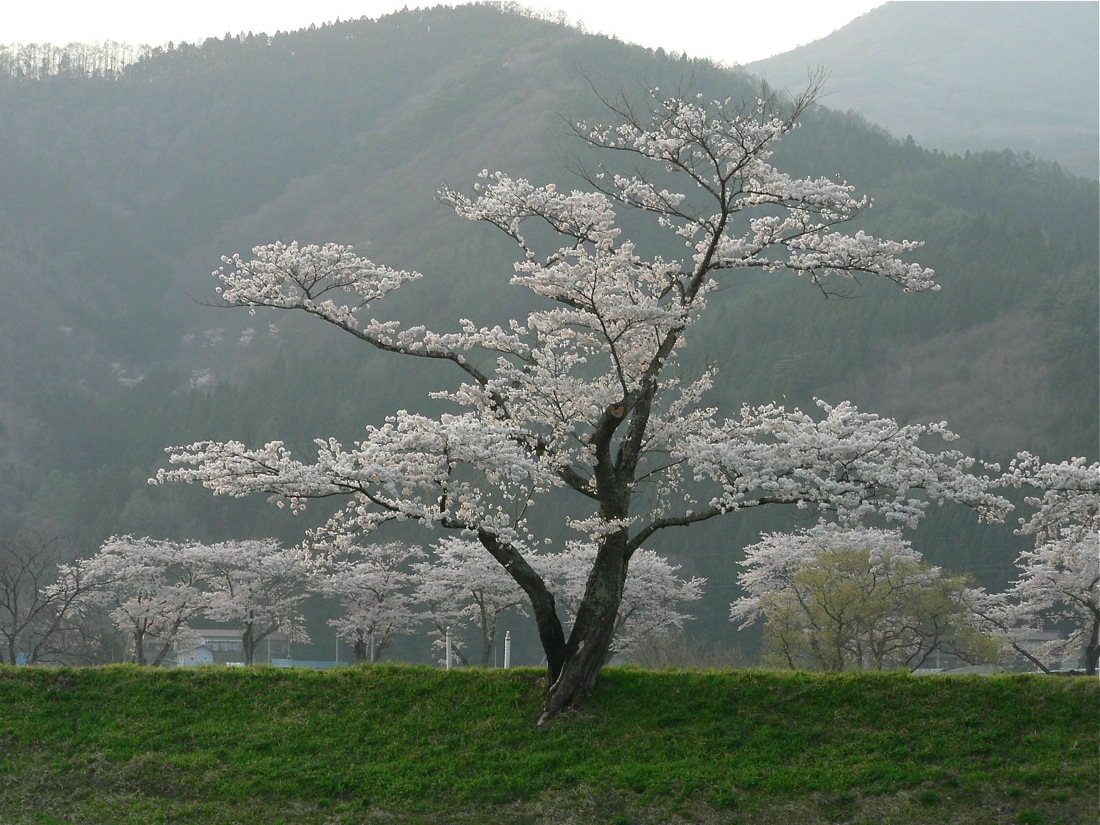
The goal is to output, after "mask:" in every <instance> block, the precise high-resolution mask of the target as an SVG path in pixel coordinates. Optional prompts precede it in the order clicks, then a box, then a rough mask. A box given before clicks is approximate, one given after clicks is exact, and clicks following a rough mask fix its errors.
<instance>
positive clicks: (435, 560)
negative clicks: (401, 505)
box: [413, 536, 527, 667]
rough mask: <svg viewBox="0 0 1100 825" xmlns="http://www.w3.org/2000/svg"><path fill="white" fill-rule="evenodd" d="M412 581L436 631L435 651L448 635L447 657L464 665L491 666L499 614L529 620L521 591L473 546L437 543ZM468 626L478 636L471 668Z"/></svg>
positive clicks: (455, 539)
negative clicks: (515, 614)
mask: <svg viewBox="0 0 1100 825" xmlns="http://www.w3.org/2000/svg"><path fill="white" fill-rule="evenodd" d="M413 579H414V580H415V581H416V582H417V588H416V593H415V594H414V596H413V599H414V600H415V601H416V603H417V604H418V605H420V607H421V608H422V609H423V611H424V615H425V616H426V618H427V619H428V621H429V623H430V624H431V625H432V627H433V629H434V630H435V633H436V636H437V639H436V641H435V646H436V647H443V646H444V645H445V643H446V637H447V634H448V633H450V634H451V655H452V656H454V657H455V658H456V659H457V661H459V662H461V663H462V664H464V665H469V664H480V665H481V666H482V667H487V666H488V665H489V663H490V662H491V661H492V658H493V651H494V650H495V649H496V640H497V625H498V623H499V619H500V616H501V614H502V613H504V612H505V611H506V610H515V611H517V612H518V613H519V614H520V615H527V611H526V610H525V607H524V606H525V604H526V598H525V596H524V594H523V590H522V589H521V588H520V587H519V585H518V584H516V582H515V580H514V579H513V578H512V577H511V576H509V575H508V571H506V570H505V569H504V568H502V567H501V566H500V565H499V564H497V562H496V561H495V560H494V559H493V557H492V556H490V555H488V554H487V553H486V552H485V548H483V547H482V546H481V545H480V544H479V543H478V542H476V541H471V540H468V539H461V538H458V537H457V536H453V537H448V538H444V539H441V540H440V541H438V542H436V543H435V544H434V545H433V546H432V548H431V555H430V557H429V558H428V560H427V561H422V562H420V563H418V564H417V565H416V566H415V567H414V570H413ZM471 624H472V625H473V626H474V627H476V628H477V631H478V634H479V635H480V644H478V645H477V646H476V648H475V649H476V651H477V653H476V656H477V658H476V659H475V660H474V661H472V662H471V661H470V659H471V656H470V655H469V654H468V650H469V647H470V644H469V642H468V641H467V640H466V639H465V638H464V633H463V631H465V630H466V629H467V627H469V626H470V625H471Z"/></svg>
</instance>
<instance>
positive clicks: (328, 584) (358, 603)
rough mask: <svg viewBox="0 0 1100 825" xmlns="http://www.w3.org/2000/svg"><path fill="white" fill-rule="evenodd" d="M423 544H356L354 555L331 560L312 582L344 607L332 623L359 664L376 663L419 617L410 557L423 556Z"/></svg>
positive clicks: (319, 590)
mask: <svg viewBox="0 0 1100 825" xmlns="http://www.w3.org/2000/svg"><path fill="white" fill-rule="evenodd" d="M423 556H424V551H422V550H421V549H420V548H419V547H416V546H409V545H406V544H402V543H401V542H388V543H386V544H374V545H368V546H365V547H362V548H357V552H356V555H355V557H353V558H340V559H333V560H331V562H330V563H329V564H327V565H325V566H324V568H323V570H322V572H320V573H319V574H318V575H317V577H316V579H315V582H314V584H313V589H314V590H315V591H316V592H317V593H319V594H320V595H322V596H326V597H328V598H331V599H334V600H335V601H336V602H337V603H339V604H340V606H341V607H342V608H343V610H344V614H343V615H342V616H340V617H339V618H336V619H332V620H330V621H329V624H330V625H332V627H334V628H335V629H336V632H337V634H339V636H340V637H341V638H343V639H346V640H347V641H349V642H351V644H352V648H353V649H354V651H355V660H356V661H357V662H376V661H378V660H379V659H380V658H381V656H382V652H383V651H384V650H385V649H386V648H387V647H389V645H390V643H391V642H392V641H393V640H394V638H395V637H396V636H397V635H398V634H400V633H402V632H404V631H406V630H408V629H409V628H410V627H412V626H413V625H414V624H416V622H417V621H418V617H417V616H416V615H415V613H414V610H413V607H414V600H413V598H412V596H411V594H410V593H409V588H410V586H411V584H412V576H411V574H410V572H409V570H408V569H407V565H408V563H409V562H410V561H412V560H415V559H419V558H423Z"/></svg>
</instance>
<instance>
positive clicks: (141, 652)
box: [134, 629, 148, 667]
mask: <svg viewBox="0 0 1100 825" xmlns="http://www.w3.org/2000/svg"><path fill="white" fill-rule="evenodd" d="M134 664H138V665H141V666H142V667H144V666H145V665H146V664H148V660H147V659H146V657H145V631H144V630H143V629H135V630H134Z"/></svg>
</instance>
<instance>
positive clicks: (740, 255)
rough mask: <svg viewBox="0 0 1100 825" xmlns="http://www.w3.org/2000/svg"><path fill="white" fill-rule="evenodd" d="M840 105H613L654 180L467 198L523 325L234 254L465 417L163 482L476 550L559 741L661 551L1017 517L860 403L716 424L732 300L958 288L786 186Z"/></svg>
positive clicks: (234, 270)
mask: <svg viewBox="0 0 1100 825" xmlns="http://www.w3.org/2000/svg"><path fill="white" fill-rule="evenodd" d="M818 92H819V87H818V85H817V84H812V85H811V88H809V89H808V90H807V91H806V92H805V93H804V94H802V95H800V96H799V97H798V98H797V99H795V100H793V101H791V102H790V103H788V104H787V105H785V106H784V105H781V103H780V102H779V101H777V100H775V99H770V98H769V99H758V100H753V101H749V102H746V103H743V104H738V103H735V102H731V101H728V100H727V101H717V102H713V103H706V102H704V101H703V100H701V99H700V98H692V99H689V98H687V97H685V96H682V95H674V96H665V95H663V94H662V93H661V92H659V91H657V90H655V91H654V92H653V93H652V94H651V95H650V96H649V97H647V98H646V99H645V101H644V102H641V103H632V102H630V101H628V100H626V99H616V100H611V101H606V103H607V106H608V109H609V112H610V116H611V118H612V119H613V120H614V122H613V123H612V124H610V125H607V126H599V125H597V126H588V125H585V124H578V125H577V126H576V127H575V131H576V134H577V135H578V137H579V138H580V139H581V140H582V141H584V142H585V143H587V144H588V145H589V146H590V147H592V148H593V149H594V150H604V154H605V156H606V157H608V158H609V159H613V160H617V161H622V162H623V163H622V165H621V166H620V167H619V168H621V169H629V170H630V171H627V172H623V173H616V172H614V171H612V170H609V169H606V170H605V169H604V168H603V167H599V168H595V169H591V170H589V171H588V172H587V173H586V176H585V177H586V180H587V182H588V187H587V188H586V189H584V190H577V191H569V192H567V191H562V190H559V189H558V188H557V187H556V186H554V185H543V186H539V185H536V184H533V183H530V182H528V181H526V180H523V179H517V178H512V177H509V176H508V175H506V174H503V173H500V172H495V173H490V172H487V171H486V172H483V173H482V174H481V176H480V179H479V181H478V182H477V184H476V185H475V186H474V188H473V192H472V193H470V194H463V193H460V192H458V191H455V190H452V189H444V190H443V191H442V193H441V195H442V199H443V200H444V201H445V202H446V203H448V204H449V205H450V206H452V207H453V208H454V210H455V211H456V212H457V213H458V214H459V215H460V216H462V217H465V218H467V219H469V220H472V221H477V222H480V223H483V224H488V225H490V226H493V227H496V228H498V229H499V230H501V231H502V232H503V233H504V234H505V235H506V236H507V237H508V238H510V239H511V240H512V242H514V243H515V245H516V247H517V249H518V253H519V260H518V261H517V263H516V264H515V267H514V272H513V273H512V275H511V277H510V279H509V280H510V282H511V284H512V285H513V286H514V287H517V288H521V289H527V290H530V292H531V293H532V296H531V306H532V309H531V311H530V312H529V314H528V315H527V316H526V318H515V319H511V320H509V321H507V322H506V323H504V324H503V325H498V326H493V327H479V326H478V325H476V324H474V323H472V322H470V321H460V323H459V324H458V327H457V329H456V330H454V331H451V332H447V333H439V332H434V331H430V330H427V329H425V328H424V327H423V326H419V325H416V324H413V325H411V326H402V325H401V324H400V323H399V322H398V321H396V320H379V319H376V318H373V317H371V316H370V315H369V314H368V311H369V310H370V308H371V307H372V306H373V305H375V304H377V303H379V302H382V301H383V300H384V299H385V298H386V296H387V295H389V294H390V293H392V292H393V291H394V290H396V289H399V288H402V287H405V286H407V285H408V284H409V283H410V282H412V281H415V280H416V279H418V278H420V277H421V276H420V275H419V274H418V273H415V272H410V271H403V270H396V269H392V268H389V267H387V266H383V265H379V264H375V263H373V262H371V261H369V260H367V259H365V258H362V257H360V256H358V255H356V254H355V252H354V251H353V250H352V249H351V248H349V247H347V246H341V245H337V244H324V245H319V246H315V245H298V244H296V243H291V244H282V243H274V244H270V245H267V246H261V247H257V248H256V249H254V250H253V257H251V258H248V259H246V258H242V257H240V256H238V255H234V256H232V257H226V258H225V259H224V262H225V265H224V266H223V267H222V268H221V269H219V270H217V271H216V272H215V273H214V274H215V276H216V277H217V278H218V280H219V281H220V286H219V291H220V294H221V296H222V298H223V299H224V301H225V303H226V304H228V305H230V306H239V307H246V308H249V309H250V310H255V309H257V308H259V307H267V308H274V309H284V310H298V311H302V312H306V313H308V314H311V315H314V316H316V317H317V318H319V319H321V320H323V321H325V322H326V323H329V324H332V325H335V326H336V327H339V328H340V329H342V330H344V331H346V332H347V333H350V334H351V335H353V336H355V337H356V338H358V339H359V340H361V341H362V342H363V343H365V344H367V345H370V346H373V347H377V348H378V349H381V350H384V351H386V352H389V353H393V354H394V355H395V356H397V357H401V358H404V359H406V361H407V362H409V361H413V360H415V359H434V360H439V361H444V362H449V363H450V364H452V365H453V367H454V374H455V376H456V378H458V379H459V382H458V383H457V384H456V385H455V386H453V387H451V388H450V389H445V390H442V391H440V392H438V393H436V394H435V397H436V398H437V399H444V400H447V401H450V402H451V403H452V405H453V407H452V410H451V411H450V412H447V413H444V414H441V415H435V416H428V415H421V414H417V413H415V412H409V411H404V410H403V411H399V412H397V413H396V414H395V415H393V416H392V417H391V418H389V419H387V420H386V421H385V422H384V423H381V424H379V425H377V426H370V427H368V428H367V431H366V433H365V435H364V437H363V439H362V440H361V441H359V442H357V443H354V444H352V445H351V446H350V447H345V446H344V445H342V444H340V443H338V442H337V441H335V440H332V439H329V440H319V441H318V442H317V453H316V455H315V456H313V457H312V458H307V459H304V460H303V459H299V458H297V457H295V456H294V455H292V454H291V453H290V452H289V451H288V450H287V448H286V446H285V445H284V444H283V443H282V442H278V441H274V442H270V443H268V444H265V445H260V446H254V447H253V446H247V445H245V444H242V443H240V442H235V441H231V442H211V441H203V442H198V443H194V444H191V445H188V446H185V447H177V448H171V449H170V451H169V452H170V454H171V458H170V460H171V462H172V463H173V464H175V465H177V466H176V468H175V469H172V470H162V471H161V472H159V473H158V476H157V480H158V481H161V482H164V481H169V480H181V481H188V482H199V483H202V484H204V485H206V486H207V487H209V488H210V489H211V490H213V491H214V492H215V493H218V494H225V495H233V496H245V495H249V494H253V493H266V494H269V495H271V496H274V497H275V498H277V499H281V500H288V501H289V502H290V503H291V505H292V506H301V505H302V504H303V503H304V502H305V501H306V500H307V499H310V498H313V497H320V496H333V495H346V496H348V497H349V504H348V507H347V508H346V509H345V510H344V511H342V512H341V513H340V514H339V515H337V516H336V517H335V518H334V519H333V520H332V521H331V522H330V523H329V525H328V530H329V532H330V533H331V534H332V535H339V534H361V533H363V532H365V531H371V530H374V529H377V528H378V527H381V526H382V525H384V524H386V523H387V522H390V521H393V520H415V521H419V522H422V523H424V524H426V525H429V524H430V525H433V526H437V527H442V528H447V529H453V530H457V531H461V532H462V533H464V534H465V535H466V536H468V537H471V538H475V539H476V540H477V541H478V543H479V544H480V545H481V547H482V548H483V549H484V551H485V552H486V553H487V554H488V555H489V556H491V557H492V558H493V559H494V560H495V561H496V562H497V563H498V564H499V565H500V566H501V567H502V568H503V569H504V570H505V571H507V573H508V575H509V576H511V578H512V579H513V580H514V581H515V583H516V585H518V586H519V587H520V588H521V589H522V590H523V592H524V594H525V595H526V597H527V600H528V602H529V604H530V609H531V612H532V614H533V616H534V620H535V622H536V625H537V628H538V633H539V638H540V640H541V643H542V647H543V650H544V652H545V654H546V662H547V670H548V675H549V682H548V685H549V686H548V689H547V695H546V700H545V708H544V712H543V716H542V719H543V720H546V719H549V718H550V717H552V716H553V715H554V714H555V713H557V712H558V711H560V710H562V709H563V708H566V707H569V706H574V705H576V704H578V703H579V702H581V701H582V700H583V698H584V697H585V696H586V695H587V694H588V692H589V691H590V690H591V688H592V687H593V685H594V684H595V681H596V678H597V675H598V673H599V671H600V668H601V667H602V666H603V664H604V662H605V661H606V659H607V655H608V651H609V650H610V648H611V644H612V639H613V636H614V631H615V625H616V619H617V617H618V615H619V608H620V605H621V603H622V599H623V593H624V586H625V584H626V582H627V575H628V572H629V568H630V564H631V561H632V559H633V558H634V557H635V555H636V553H637V552H638V551H639V550H641V549H642V548H643V547H644V546H645V545H646V543H647V542H649V541H650V540H651V539H653V538H654V536H656V535H657V534H659V533H661V532H662V531H665V530H667V529H669V528H683V527H687V526H690V525H693V524H697V523H700V522H703V521H706V520H709V519H714V518H718V517H730V516H731V515H733V514H736V513H737V512H739V511H741V510H744V509H749V508H756V507H761V506H765V505H776V504H789V505H796V506H798V507H802V508H809V509H812V510H816V511H818V512H820V513H821V514H822V515H823V516H828V517H829V518H832V519H834V520H837V521H839V522H841V523H844V524H847V525H853V524H858V523H859V522H860V521H862V520H863V519H864V518H866V517H869V516H872V515H875V516H878V517H880V518H884V519H886V520H887V521H889V522H891V523H894V524H906V525H911V524H915V523H916V522H917V521H918V520H919V519H920V518H921V515H922V513H923V510H924V508H925V506H926V504H927V502H928V501H929V500H938V501H944V500H953V501H958V502H963V503H965V504H967V505H969V506H972V507H975V508H979V509H981V510H982V511H983V512H985V513H986V514H987V515H994V514H996V513H997V512H998V510H999V509H1000V508H1001V507H1002V506H1003V504H1004V502H1003V500H1002V499H1000V498H999V497H997V496H995V495H993V494H992V493H991V492H990V491H989V486H990V481H989V479H987V478H984V477H982V476H978V475H975V474H972V473H971V469H972V465H973V462H972V460H971V459H969V458H968V457H966V456H964V455H962V454H961V453H959V452H957V451H954V450H951V449H946V448H945V447H944V445H942V444H941V443H940V442H941V441H942V440H944V439H951V438H952V437H953V436H952V434H951V433H950V431H949V430H948V429H947V427H946V426H945V425H943V424H930V425H907V426H902V425H900V424H898V423H897V422H895V421H893V420H890V419H888V418H881V417H879V416H877V415H874V414H871V413H867V412H862V411H860V410H858V409H856V408H855V407H854V406H852V405H851V404H848V403H840V404H836V405H829V404H825V403H823V402H822V403H821V404H820V405H819V409H818V410H817V411H816V413H815V414H811V413H809V412H804V411H802V410H798V409H786V408H785V407H782V406H778V405H774V404H768V405H764V406H760V407H750V406H744V407H742V408H741V409H733V410H726V411H719V410H717V409H715V408H713V407H710V406H708V405H707V404H706V402H705V395H706V393H707V390H708V389H710V388H711V387H712V386H713V385H714V383H715V382H716V381H717V380H719V376H718V371H717V368H714V367H711V368H700V369H699V370H695V371H692V370H691V369H689V367H688V365H687V363H686V362H685V361H684V360H682V356H683V355H684V354H685V352H686V351H687V350H688V348H690V346H691V344H692V341H693V335H692V333H693V327H695V326H696V325H698V324H701V323H704V322H705V318H706V312H707V306H708V302H710V301H713V300H718V299H720V298H721V293H720V290H721V289H723V288H735V287H736V286H737V284H738V276H739V274H740V273H743V272H745V271H747V270H756V271H765V272H773V273H791V274H793V275H796V276H801V277H803V278H805V279H806V280H807V281H809V282H810V283H812V284H814V285H816V286H817V287H819V288H820V289H822V290H827V289H828V284H829V282H830V280H831V279H833V278H836V277H842V278H853V277H859V276H873V277H878V278H884V279H886V280H887V281H891V282H893V283H895V284H897V285H898V286H899V287H900V288H901V289H902V290H903V291H905V292H911V293H920V292H929V291H932V290H935V289H936V288H937V287H936V285H935V283H934V280H933V273H932V271H931V270H929V269H926V268H924V267H922V266H919V265H917V264H914V263H906V262H905V261H903V260H902V256H904V255H905V254H906V253H908V252H910V251H911V250H913V249H914V248H916V247H917V246H918V244H916V243H913V242H909V241H891V240H884V239H880V238H876V237H872V236H871V235H868V234H866V233H865V232H862V231H857V232H853V233H845V232H843V231H840V230H839V229H838V227H841V226H842V225H844V224H845V223H848V222H849V221H851V220H852V219H854V218H855V217H856V216H857V215H858V214H859V213H860V212H861V211H862V210H864V209H865V208H867V207H868V206H869V201H868V200H867V199H865V198H859V197H856V196H855V195H854V190H853V187H851V186H849V185H848V184H847V183H844V182H841V181H838V180H834V179H830V178H823V177H822V178H795V177H792V176H791V175H789V174H787V173H784V172H782V171H780V170H779V169H777V168H776V167H775V166H773V165H772V163H771V155H772V148H773V146H774V144H775V143H776V142H777V141H779V140H780V139H781V138H782V137H783V135H785V134H786V133H788V132H789V131H790V130H792V129H794V128H795V127H796V124H797V120H798V118H799V116H800V115H801V114H802V112H803V111H805V109H806V107H808V106H809V105H810V104H811V103H812V102H813V100H814V98H815V96H816V95H817V94H818ZM658 180H660V181H661V182H662V183H661V184H658V183H657V181H658ZM619 210H626V211H629V212H635V213H637V220H646V219H649V220H650V221H651V224H650V226H649V228H648V229H647V230H646V234H647V243H648V242H649V241H650V239H651V238H652V237H653V236H657V235H660V234H661V233H666V237H667V238H668V239H669V244H670V245H669V248H670V249H673V248H676V249H680V250H682V252H681V253H680V254H679V255H676V256H674V257H670V258H665V257H659V256H652V255H651V256H649V257H643V256H642V255H641V254H640V252H639V249H638V247H637V246H636V245H635V243H634V242H633V241H632V240H631V239H630V238H629V237H627V236H626V235H625V233H624V232H623V230H622V229H621V228H620V227H619V224H618V211H619ZM529 226H532V227H533V228H535V231H534V232H528V227H529ZM547 238H549V240H547ZM493 288H494V289H495V288H496V287H495V286H494V287H493ZM753 357H757V358H762V357H767V353H766V350H763V349H762V350H759V351H756V352H754V353H753ZM406 366H408V364H406ZM562 495H566V496H571V497H573V499H574V505H573V506H574V507H576V508H577V509H578V510H583V511H584V514H583V515H581V516H579V517H576V518H569V517H566V516H564V515H562V516H558V519H559V521H560V522H563V525H562V526H563V527H565V528H569V529H571V530H573V531H575V533H576V534H577V535H576V537H577V538H579V539H581V540H585V541H588V542H591V543H592V544H593V545H594V546H595V547H596V551H595V553H594V554H593V556H592V561H591V566H590V569H589V570H588V575H587V577H586V582H585V591H584V595H583V597H582V598H581V600H580V602H579V604H578V606H577V609H576V615H575V618H574V621H573V623H572V626H571V627H570V628H569V631H568V633H567V632H566V628H565V626H564V625H563V622H562V617H561V616H560V615H559V612H558V610H557V600H558V598H559V594H557V593H555V592H554V589H553V587H552V584H551V583H550V582H548V581H547V579H546V577H544V576H543V575H542V574H541V573H540V572H539V571H538V570H537V569H536V568H535V567H534V566H533V565H532V564H531V563H530V561H529V560H528V558H527V557H526V556H525V553H524V548H525V547H526V546H528V545H535V544H538V545H539V546H540V552H541V551H542V547H544V546H545V541H546V539H547V538H549V537H548V536H545V535H542V536H535V535H532V527H531V525H532V523H533V522H532V518H531V516H532V514H533V513H535V512H536V510H537V508H539V507H540V506H542V507H545V508H546V509H547V511H548V513H547V516H548V517H555V516H557V514H559V513H561V512H563V510H561V509H560V508H559V507H558V506H557V504H556V503H557V502H560V500H561V499H560V496H562Z"/></svg>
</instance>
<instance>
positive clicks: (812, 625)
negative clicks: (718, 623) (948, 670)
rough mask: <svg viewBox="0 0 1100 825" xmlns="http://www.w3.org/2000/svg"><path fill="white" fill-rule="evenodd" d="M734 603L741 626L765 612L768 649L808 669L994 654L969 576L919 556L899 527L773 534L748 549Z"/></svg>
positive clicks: (775, 658)
mask: <svg viewBox="0 0 1100 825" xmlns="http://www.w3.org/2000/svg"><path fill="white" fill-rule="evenodd" d="M741 566H742V567H744V568H745V569H744V571H743V572H742V573H740V574H739V575H738V581H739V582H740V584H741V587H742V588H743V589H744V590H745V592H746V594H747V595H746V596H744V597H743V598H741V599H739V600H738V601H736V602H735V603H734V604H732V605H731V606H730V620H731V621H740V622H741V627H746V626H748V625H750V624H753V623H754V622H756V621H758V620H760V619H763V620H764V658H765V661H766V662H768V663H770V664H775V665H778V666H780V667H789V668H793V669H803V668H805V669H810V670H834V671H848V670H888V669H895V668H903V669H906V670H910V671H912V670H917V669H918V668H922V667H926V666H927V665H928V663H929V662H930V661H935V659H934V658H933V656H934V655H936V654H940V653H946V654H948V655H953V656H958V657H959V658H961V659H963V660H964V661H968V662H985V661H994V660H995V659H996V658H997V655H998V653H999V645H998V644H997V643H996V642H995V641H994V640H992V639H990V638H989V637H988V636H987V635H985V634H984V633H983V632H982V631H981V629H980V627H979V626H978V623H977V622H976V620H975V618H974V613H973V609H972V605H973V603H974V601H975V600H976V599H977V598H979V593H978V591H976V590H974V589H973V587H972V586H971V584H970V582H969V580H968V579H967V578H966V577H965V576H952V575H949V574H947V573H945V572H944V571H943V570H942V569H940V568H939V567H934V566H932V565H929V564H928V563H927V562H925V561H924V560H923V559H922V558H921V555H920V553H918V552H917V551H916V550H914V549H913V548H912V547H910V545H909V542H908V541H906V540H905V539H904V538H902V536H901V534H900V533H899V532H898V531H896V530H881V529H870V528H855V529H838V528H836V527H835V526H832V525H819V526H817V527H815V528H813V529H810V530H802V531H799V532H797V533H771V534H768V535H766V536H765V537H764V538H763V539H762V540H761V541H759V542H757V543H756V544H753V545H751V546H750V547H747V548H746V549H745V559H744V561H742V562H741Z"/></svg>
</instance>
